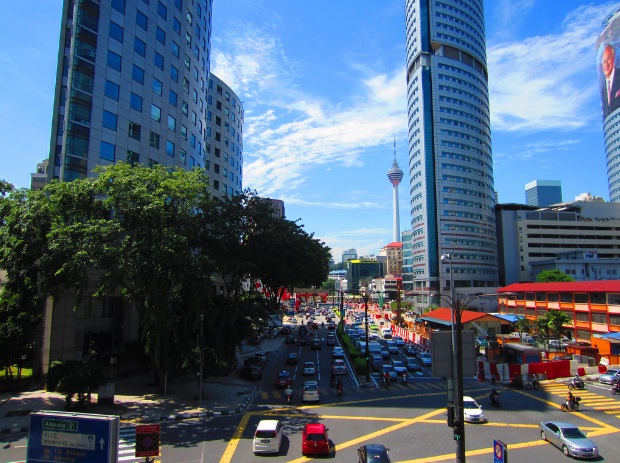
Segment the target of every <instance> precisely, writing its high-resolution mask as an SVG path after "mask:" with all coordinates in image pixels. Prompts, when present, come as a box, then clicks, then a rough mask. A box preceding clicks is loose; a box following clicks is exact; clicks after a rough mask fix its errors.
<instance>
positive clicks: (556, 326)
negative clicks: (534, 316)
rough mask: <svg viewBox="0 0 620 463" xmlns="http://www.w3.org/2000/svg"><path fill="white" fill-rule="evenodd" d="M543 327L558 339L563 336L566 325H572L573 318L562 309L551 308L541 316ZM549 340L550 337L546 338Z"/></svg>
mask: <svg viewBox="0 0 620 463" xmlns="http://www.w3.org/2000/svg"><path fill="white" fill-rule="evenodd" d="M539 320H540V323H541V326H542V327H545V328H546V331H548V332H550V333H551V334H552V335H553V336H555V337H556V338H557V339H561V338H562V335H563V333H562V328H563V327H564V325H572V324H573V320H572V319H571V318H570V317H569V316H568V315H566V313H565V312H562V311H561V310H549V311H548V312H547V313H546V314H545V315H544V316H542V317H539ZM546 341H547V342H548V338H547V340H546Z"/></svg>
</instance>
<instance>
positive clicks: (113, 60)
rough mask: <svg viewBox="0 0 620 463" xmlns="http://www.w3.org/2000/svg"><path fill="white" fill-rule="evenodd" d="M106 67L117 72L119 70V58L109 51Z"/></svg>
mask: <svg viewBox="0 0 620 463" xmlns="http://www.w3.org/2000/svg"><path fill="white" fill-rule="evenodd" d="M108 67H109V68H112V69H116V70H117V71H120V70H121V56H120V55H117V54H116V53H114V52H113V51H110V50H108Z"/></svg>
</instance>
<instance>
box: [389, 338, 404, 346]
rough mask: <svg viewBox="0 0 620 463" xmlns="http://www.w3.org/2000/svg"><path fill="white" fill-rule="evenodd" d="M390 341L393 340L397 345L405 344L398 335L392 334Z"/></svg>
mask: <svg viewBox="0 0 620 463" xmlns="http://www.w3.org/2000/svg"><path fill="white" fill-rule="evenodd" d="M392 341H394V342H395V343H396V345H397V346H398V347H401V346H404V345H405V340H404V339H403V338H402V337H400V336H392Z"/></svg>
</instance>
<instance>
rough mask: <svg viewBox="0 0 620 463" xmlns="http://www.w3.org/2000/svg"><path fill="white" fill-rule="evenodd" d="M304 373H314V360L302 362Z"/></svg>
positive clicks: (309, 374)
mask: <svg viewBox="0 0 620 463" xmlns="http://www.w3.org/2000/svg"><path fill="white" fill-rule="evenodd" d="M304 375H308V376H311V375H316V368H315V367H314V362H306V363H304Z"/></svg>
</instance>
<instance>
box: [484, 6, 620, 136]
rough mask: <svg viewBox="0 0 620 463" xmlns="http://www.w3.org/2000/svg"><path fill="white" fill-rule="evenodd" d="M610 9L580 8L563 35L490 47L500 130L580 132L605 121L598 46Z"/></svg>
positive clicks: (494, 104)
mask: <svg viewBox="0 0 620 463" xmlns="http://www.w3.org/2000/svg"><path fill="white" fill-rule="evenodd" d="M610 5H611V4H609V3H608V4H606V5H603V6H600V5H599V6H591V5H589V6H583V7H580V8H578V9H577V10H575V11H574V12H573V13H571V14H570V15H569V16H567V17H566V18H565V20H564V22H563V23H562V30H561V32H560V33H557V34H548V35H543V36H536V37H531V38H529V39H527V40H525V41H521V42H501V43H496V44H494V45H491V46H490V47H489V48H488V50H487V55H488V66H489V74H490V76H491V78H490V85H491V87H490V92H491V112H492V127H493V129H494V130H504V131H516V130H547V129H561V130H567V129H577V128H580V127H583V126H585V125H587V124H588V123H590V122H592V119H593V118H595V117H600V114H599V113H598V111H597V108H598V106H595V107H594V108H596V109H594V108H593V101H596V103H595V104H598V100H596V98H598V90H597V81H596V66H595V60H594V56H595V55H594V53H595V50H594V44H595V42H596V38H597V36H598V34H599V33H600V31H601V18H602V17H604V16H605V14H606V13H608V12H609V8H610Z"/></svg>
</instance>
